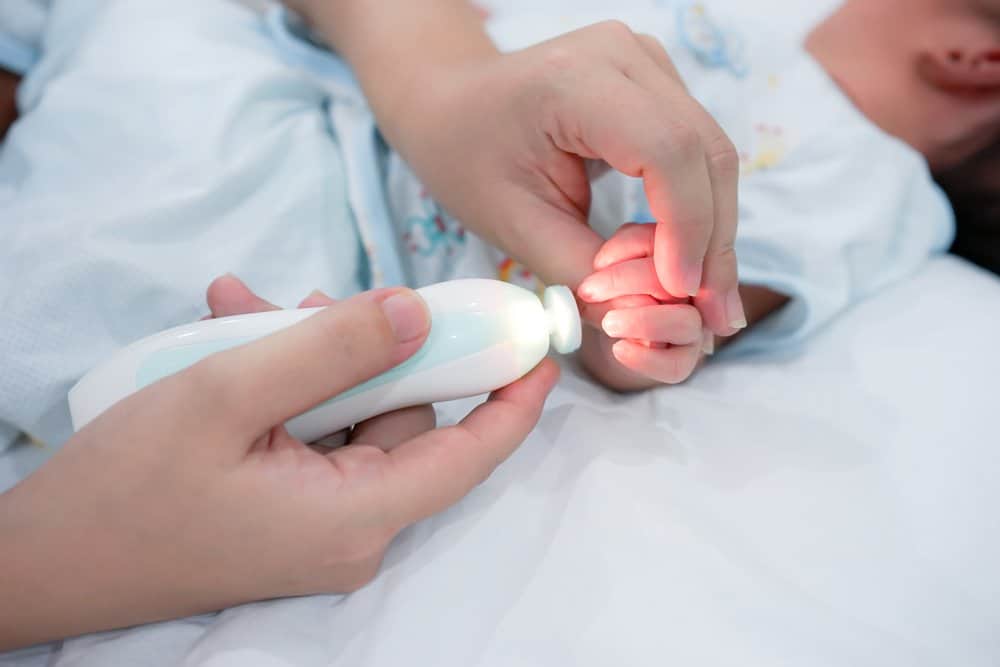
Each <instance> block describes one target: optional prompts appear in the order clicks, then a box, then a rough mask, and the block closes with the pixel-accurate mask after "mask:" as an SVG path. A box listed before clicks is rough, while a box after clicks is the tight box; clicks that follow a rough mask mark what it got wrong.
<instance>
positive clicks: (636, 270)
mask: <svg viewBox="0 0 1000 667" xmlns="http://www.w3.org/2000/svg"><path fill="white" fill-rule="evenodd" d="M577 294H579V296H580V298H581V299H582V300H583V301H587V302H590V303H594V302H601V301H609V300H611V299H614V298H616V297H620V296H626V295H629V294H647V295H649V296H651V297H653V298H654V299H659V300H667V299H670V298H671V297H670V295H669V294H667V292H666V291H665V290H664V289H663V286H662V285H661V284H660V280H659V278H658V277H657V275H656V271H655V269H654V268H653V260H652V259H650V258H645V259H630V260H627V261H624V262H620V263H618V264H613V265H611V266H609V267H608V268H606V269H602V270H600V271H597V272H595V273H592V274H591V275H590V276H588V277H587V279H586V280H584V281H583V282H582V283H580V287H579V288H578V289H577Z"/></svg>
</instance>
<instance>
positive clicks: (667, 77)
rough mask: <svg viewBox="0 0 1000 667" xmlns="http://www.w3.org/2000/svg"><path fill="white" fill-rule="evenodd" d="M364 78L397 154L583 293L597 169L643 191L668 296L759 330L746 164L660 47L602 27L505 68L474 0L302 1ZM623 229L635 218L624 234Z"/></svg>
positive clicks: (708, 320)
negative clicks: (750, 314) (743, 260)
mask: <svg viewBox="0 0 1000 667" xmlns="http://www.w3.org/2000/svg"><path fill="white" fill-rule="evenodd" d="M294 5H295V6H296V7H297V8H298V9H299V10H300V11H302V12H303V13H304V14H306V16H307V17H308V18H309V19H310V20H311V21H312V22H313V24H314V25H315V26H316V27H317V28H318V29H319V30H320V31H321V32H322V33H323V34H324V35H325V36H326V38H327V39H328V40H329V41H330V42H331V43H332V44H333V45H334V46H335V47H336V48H337V49H338V50H339V51H340V52H341V53H343V54H344V55H345V56H346V57H347V58H348V60H350V62H351V64H352V65H353V66H354V68H355V70H356V72H357V73H358V76H359V78H360V80H361V82H362V85H363V87H364V88H365V91H366V93H367V95H368V98H369V101H370V103H371V104H372V108H373V109H374V111H375V114H376V116H377V117H378V119H379V122H380V127H381V128H382V130H383V132H384V133H385V134H386V136H387V138H388V139H389V141H390V143H392V144H393V146H395V147H396V148H397V149H398V150H399V151H400V153H401V154H402V155H403V157H404V158H406V160H407V161H408V162H409V163H410V165H411V166H412V167H413V169H414V170H415V172H416V173H417V175H418V176H420V177H421V179H423V181H424V182H425V183H426V185H427V186H428V188H429V189H430V191H431V192H432V193H434V195H435V196H436V197H437V198H438V199H439V200H440V201H441V202H442V203H443V204H444V206H445V208H447V209H448V210H449V212H451V213H452V214H454V215H455V216H456V217H457V218H458V219H460V220H462V221H463V222H464V223H465V224H467V225H468V226H470V227H471V228H472V229H473V230H474V231H475V232H476V233H478V234H479V235H481V236H483V237H484V238H486V239H487V240H489V241H491V242H493V243H494V244H496V245H498V246H500V247H501V248H503V249H504V250H505V251H507V252H509V253H510V254H512V255H513V256H514V257H515V258H516V259H518V260H519V261H520V262H522V263H523V264H525V265H526V266H528V267H529V268H531V269H532V270H533V271H535V272H536V273H537V274H538V275H539V276H540V277H541V278H542V279H543V280H544V281H545V282H548V283H565V284H569V285H570V286H572V287H576V286H577V285H578V284H579V283H580V282H581V281H582V280H583V279H584V278H585V277H586V276H587V275H588V274H589V273H590V270H591V263H592V261H593V258H594V256H595V254H596V253H597V251H598V249H599V248H600V245H601V239H600V238H598V237H597V235H596V234H595V233H594V232H592V231H591V230H590V229H589V228H588V227H587V225H586V224H585V223H586V219H587V211H588V208H589V201H590V186H589V183H588V179H587V174H586V171H585V168H584V159H585V158H592V159H600V160H604V161H606V162H607V163H609V164H610V165H611V166H612V167H614V168H616V169H617V170H619V171H621V172H623V173H625V174H629V175H631V176H637V177H641V178H643V180H644V181H645V186H646V192H647V195H648V198H649V201H650V205H651V208H652V212H653V214H654V216H655V217H656V219H657V220H658V224H657V228H656V244H655V252H654V260H655V262H654V263H655V268H656V273H657V275H658V277H659V280H660V282H661V284H662V287H663V288H664V289H665V290H666V291H667V292H668V293H670V294H671V295H672V296H674V297H678V298H687V297H689V296H694V301H693V303H694V305H695V306H696V308H697V309H698V310H699V311H700V313H701V315H702V317H703V319H704V322H705V325H706V326H707V327H708V328H709V329H710V330H711V331H713V332H715V333H716V334H718V335H731V334H733V333H734V332H736V331H737V330H739V329H741V328H742V327H744V326H745V325H746V317H745V315H744V311H743V305H742V301H741V299H740V293H739V290H738V288H737V265H736V256H735V253H734V250H733V244H734V239H735V234H736V219H737V192H736V186H737V178H738V167H739V162H738V158H737V154H736V151H735V149H734V147H733V145H732V143H731V142H730V140H729V139H728V138H727V137H726V135H725V133H724V132H723V131H722V129H721V128H720V127H719V126H718V124H717V123H716V122H715V121H714V120H713V119H712V117H711V116H710V115H709V114H708V113H707V112H706V111H705V110H704V109H703V108H702V107H701V106H700V105H699V104H698V103H697V102H696V101H695V100H694V99H693V98H692V97H691V96H690V95H689V94H688V93H687V91H686V89H685V87H684V85H683V83H682V82H681V80H680V78H679V76H678V75H677V72H676V70H675V69H674V67H673V64H672V63H671V61H670V58H669V56H668V55H667V53H666V52H665V51H664V49H663V48H662V46H661V45H660V44H659V43H658V42H657V41H656V40H655V39H653V38H651V37H648V36H643V35H637V34H635V33H633V32H632V31H631V30H630V29H629V28H628V27H626V26H625V25H624V24H622V23H618V22H607V23H601V24H597V25H594V26H591V27H588V28H585V29H582V30H578V31H576V32H573V33H569V34H566V35H563V36H561V37H558V38H556V39H553V40H551V41H548V42H545V43H543V44H540V45H538V46H534V47H532V48H528V49H525V50H522V51H517V52H513V53H510V54H506V55H500V54H498V53H497V51H496V49H495V48H494V47H493V45H492V44H491V43H490V41H489V39H488V38H487V37H486V36H485V34H484V32H483V30H482V27H481V25H480V19H479V17H478V16H477V15H476V13H475V12H474V11H473V10H472V9H471V8H469V6H468V3H467V2H466V1H465V0H397V1H396V2H381V3H372V2H364V1H363V0H343V1H342V2H323V1H322V0H295V3H294ZM622 222H626V221H624V220H623V221H622Z"/></svg>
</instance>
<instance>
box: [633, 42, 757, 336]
mask: <svg viewBox="0 0 1000 667" xmlns="http://www.w3.org/2000/svg"><path fill="white" fill-rule="evenodd" d="M638 39H639V43H640V45H641V46H642V48H643V50H644V51H645V52H646V53H647V54H648V55H649V58H650V61H651V63H652V64H653V65H654V67H649V68H642V67H640V68H637V69H636V74H634V75H633V76H634V78H636V80H637V81H639V82H640V83H641V84H643V85H644V86H646V87H648V88H649V89H650V90H652V91H654V92H655V93H656V94H657V95H658V96H659V97H660V98H661V99H663V100H664V103H666V104H670V103H677V102H680V103H681V107H680V108H678V109H677V111H678V112H679V113H682V114H683V116H684V117H685V118H686V119H687V121H688V122H689V123H690V124H691V126H692V127H694V128H695V130H696V131H697V132H698V135H699V137H700V138H701V143H702V145H703V147H704V151H705V161H706V164H707V165H708V175H709V180H710V182H711V189H712V221H711V222H712V226H711V236H710V238H709V242H708V248H707V250H706V252H705V256H704V265H703V270H702V277H701V284H700V289H698V293H697V295H696V297H697V298H696V299H695V305H696V306H697V307H698V310H700V311H701V313H702V317H703V318H704V320H705V324H706V325H707V326H708V328H709V329H711V330H712V331H714V332H715V333H717V334H719V335H729V334H733V333H735V332H736V331H737V330H739V329H741V328H743V327H745V326H746V317H745V315H744V313H743V305H742V301H741V300H740V295H739V290H738V282H739V276H738V269H737V260H736V252H735V250H734V245H735V242H736V228H737V219H738V214H739V212H738V203H737V202H738V194H737V193H738V185H739V169H740V164H739V156H738V154H737V152H736V148H735V147H734V146H733V143H732V141H730V140H729V137H727V136H726V133H725V132H724V131H723V130H722V128H721V127H720V126H719V124H718V123H717V122H716V121H715V119H714V118H712V116H711V114H709V113H708V112H707V111H705V109H704V108H702V107H701V105H699V104H698V103H697V102H696V101H695V100H694V99H693V98H690V97H689V98H688V99H687V100H678V97H677V87H678V82H680V77H679V75H678V73H677V69H676V68H675V67H674V65H673V63H672V62H671V60H670V57H669V56H668V55H667V53H666V51H665V50H664V49H663V47H662V45H660V43H659V42H657V41H656V40H655V39H653V38H651V37H648V36H645V35H640V36H639V38H638ZM657 237H658V238H657V245H656V253H655V256H656V260H657V262H656V269H657V273H658V274H659V275H660V277H661V279H666V277H667V276H668V275H669V274H670V271H671V268H672V267H671V262H672V261H673V259H672V253H671V249H670V247H669V245H670V243H671V242H674V241H675V240H676V239H675V238H674V236H673V235H672V234H671V230H669V229H668V228H663V229H661V230H659V233H658V235H657ZM692 296H695V295H694V294H692Z"/></svg>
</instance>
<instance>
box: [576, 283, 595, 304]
mask: <svg viewBox="0 0 1000 667" xmlns="http://www.w3.org/2000/svg"><path fill="white" fill-rule="evenodd" d="M576 291H577V293H578V294H579V295H580V298H582V299H593V298H594V297H595V296H597V287H596V286H595V285H594V281H593V280H591V279H590V278H587V279H586V280H584V281H583V282H582V283H580V287H578V288H577V290H576Z"/></svg>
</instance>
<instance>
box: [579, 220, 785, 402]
mask: <svg viewBox="0 0 1000 667" xmlns="http://www.w3.org/2000/svg"><path fill="white" fill-rule="evenodd" d="M654 235H655V225H649V224H628V225H625V226H623V227H621V228H620V229H619V230H618V231H617V232H616V233H615V234H614V236H612V237H611V239H609V240H608V241H607V242H606V243H605V244H604V246H603V247H602V248H601V249H600V251H599V252H598V253H597V255H596V256H595V258H594V263H593V268H594V273H592V274H591V275H590V276H589V277H588V278H587V279H586V280H584V281H583V282H582V283H581V284H580V287H579V289H578V290H577V293H578V296H579V298H580V300H581V301H582V302H583V304H584V305H583V308H582V314H583V318H584V321H585V322H586V326H585V327H584V345H583V348H582V350H581V358H582V360H583V363H584V365H585V366H586V368H587V370H588V371H589V372H590V373H591V374H593V375H594V376H595V377H596V378H597V379H598V380H600V381H601V382H603V383H604V384H606V385H607V386H609V387H611V388H613V389H617V390H619V391H635V390H639V389H645V388H648V387H652V386H655V385H656V384H660V383H666V384H677V383H680V382H683V381H684V380H686V379H687V378H688V377H689V376H690V375H691V374H692V373H693V372H694V370H695V369H696V368H697V367H698V365H699V364H700V363H701V362H702V361H703V360H704V358H705V356H706V355H710V354H712V352H713V351H714V349H715V344H716V338H715V335H714V334H713V333H712V332H711V331H710V330H708V329H707V328H706V327H705V326H704V324H703V322H702V319H701V315H700V314H699V312H698V310H697V309H696V308H695V307H694V306H692V305H691V304H690V303H689V301H688V300H683V301H682V300H678V299H675V298H674V297H671V296H670V295H669V294H667V293H666V291H664V289H663V287H662V286H661V284H660V281H659V279H658V278H657V274H656V268H655V266H654V261H653V248H654ZM740 291H741V294H742V296H743V301H744V306H745V308H746V313H747V319H748V322H749V323H753V322H756V321H759V320H760V319H763V318H764V317H766V316H767V315H768V314H770V313H771V312H773V311H775V310H777V309H778V308H780V307H781V306H782V305H784V303H785V301H786V298H785V297H784V296H783V295H781V294H778V293H776V292H772V291H770V290H767V289H765V288H760V287H752V286H741V287H740ZM721 340H724V339H720V341H721Z"/></svg>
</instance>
